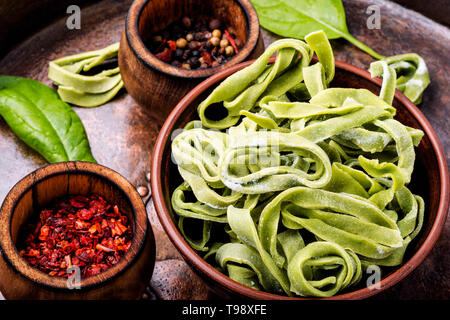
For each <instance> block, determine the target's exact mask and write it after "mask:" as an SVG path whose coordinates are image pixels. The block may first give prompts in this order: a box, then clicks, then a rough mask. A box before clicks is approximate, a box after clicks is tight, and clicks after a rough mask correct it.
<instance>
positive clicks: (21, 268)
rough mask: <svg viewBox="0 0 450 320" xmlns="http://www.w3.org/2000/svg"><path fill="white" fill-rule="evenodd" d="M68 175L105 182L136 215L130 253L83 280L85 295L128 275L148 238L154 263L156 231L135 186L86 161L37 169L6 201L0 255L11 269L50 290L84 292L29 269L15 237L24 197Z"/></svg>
mask: <svg viewBox="0 0 450 320" xmlns="http://www.w3.org/2000/svg"><path fill="white" fill-rule="evenodd" d="M49 167H53V168H55V171H54V172H51V173H48V172H45V169H48V168H49ZM65 174H69V175H79V174H81V175H83V174H85V175H92V176H95V177H98V178H100V179H102V180H104V181H105V182H106V183H107V184H109V185H111V186H113V187H114V188H116V189H118V190H119V191H120V192H121V193H122V194H123V195H124V196H125V197H126V199H127V200H128V203H129V205H130V209H131V211H132V214H133V221H132V223H133V224H134V231H133V233H134V234H133V239H132V242H131V246H130V248H129V250H128V251H127V252H126V253H125V255H124V256H123V257H122V258H121V260H120V261H119V262H118V263H117V264H115V265H114V266H112V267H110V268H109V269H107V270H105V271H104V272H101V273H99V274H96V275H94V276H90V277H86V278H82V279H81V282H80V286H81V289H80V290H81V291H86V290H89V289H92V288H97V287H99V286H101V285H103V284H105V283H107V282H110V281H111V280H113V279H114V278H116V277H117V276H119V275H121V274H122V273H124V272H125V271H126V270H127V269H128V268H129V267H130V266H131V265H133V264H134V263H135V262H136V261H137V259H138V258H139V257H140V255H141V253H142V250H143V249H144V247H145V243H146V241H147V237H148V238H150V242H151V246H152V248H151V249H152V257H153V259H154V258H155V256H156V252H155V241H154V234H153V230H152V228H151V225H150V222H149V221H148V218H147V211H146V208H145V206H144V203H143V201H142V198H141V197H140V195H139V193H138V192H137V191H136V189H135V188H134V186H133V185H132V184H131V183H130V182H129V181H128V180H127V179H126V178H125V177H123V176H122V175H121V174H119V173H118V172H116V171H114V170H113V169H110V168H108V167H105V166H103V165H100V164H97V163H91V162H84V161H68V162H59V163H52V164H48V165H45V166H43V167H40V168H38V169H36V170H35V171H33V172H31V173H29V174H28V175H26V176H25V177H24V178H22V179H21V180H20V181H18V182H17V183H16V184H15V185H14V186H13V187H12V188H11V190H10V191H9V193H8V194H7V196H6V197H5V199H4V201H3V203H2V206H1V208H0V253H2V254H3V258H4V260H5V262H6V263H7V265H8V266H9V267H11V268H13V269H14V270H15V271H16V272H18V274H20V275H21V276H23V277H25V278H26V279H28V280H30V281H33V282H35V283H37V284H39V285H41V286H44V287H46V288H50V289H52V290H63V291H73V292H74V293H76V292H79V291H80V290H71V289H69V288H68V286H67V279H65V278H61V277H52V276H49V275H48V274H46V273H44V272H42V271H40V270H39V269H37V268H34V267H32V266H31V265H29V264H28V262H27V261H26V260H25V259H24V258H23V257H22V256H20V254H19V251H18V249H17V247H16V245H15V244H14V242H13V240H12V235H11V221H12V216H13V212H14V210H15V209H16V206H17V203H18V202H19V201H20V200H21V199H22V197H23V195H24V193H26V192H27V191H29V190H30V189H31V188H33V186H35V185H37V184H39V183H41V182H43V181H45V180H47V179H48V178H51V177H53V176H58V175H65ZM114 179H116V181H118V182H119V183H121V184H122V186H124V187H126V189H127V190H129V192H127V190H124V188H122V186H121V185H119V184H118V183H116V182H115V181H114ZM16 191H19V193H18V194H17V195H15V193H16ZM4 249H7V250H8V251H9V252H10V254H11V255H10V254H7V253H6V252H5V250H4Z"/></svg>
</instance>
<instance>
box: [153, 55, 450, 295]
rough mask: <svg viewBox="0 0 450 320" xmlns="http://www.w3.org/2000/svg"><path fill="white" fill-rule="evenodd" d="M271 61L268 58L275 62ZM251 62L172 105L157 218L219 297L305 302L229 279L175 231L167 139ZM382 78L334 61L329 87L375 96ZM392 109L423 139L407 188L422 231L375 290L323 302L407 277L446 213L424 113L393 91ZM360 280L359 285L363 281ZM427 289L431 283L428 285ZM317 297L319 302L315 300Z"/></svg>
mask: <svg viewBox="0 0 450 320" xmlns="http://www.w3.org/2000/svg"><path fill="white" fill-rule="evenodd" d="M273 61H274V59H272V60H271V62H273ZM251 63H252V61H248V62H244V63H241V64H239V65H236V66H233V67H232V68H230V69H227V70H225V71H223V72H221V73H219V74H216V75H214V76H212V77H210V78H208V79H207V80H205V81H203V82H202V83H201V84H200V85H198V86H197V87H195V88H194V89H193V90H192V91H191V92H189V93H188V94H187V95H186V96H185V97H184V98H183V99H182V100H181V101H180V102H179V103H178V105H177V106H176V107H175V109H174V110H173V111H172V113H171V114H170V115H169V117H168V118H167V120H166V122H165V123H164V125H163V127H162V129H161V131H160V133H159V136H158V138H157V141H156V144H155V148H154V151H153V159H152V171H151V181H152V193H153V203H154V205H155V209H156V212H157V214H158V217H159V220H160V222H161V224H162V226H163V227H164V229H165V231H166V232H167V234H168V236H169V238H170V240H171V241H172V242H173V244H174V245H175V246H176V247H177V249H178V250H179V251H180V253H181V254H182V256H183V257H184V259H185V260H186V261H187V263H188V264H189V265H190V266H191V267H192V269H193V270H194V271H195V272H197V274H198V275H200V277H202V278H203V279H204V280H205V282H206V283H207V284H208V285H209V286H210V288H211V289H212V290H213V291H215V292H216V293H217V294H219V295H221V296H223V297H227V298H229V297H231V298H236V297H240V298H243V297H244V298H252V299H263V300H272V299H305V298H299V297H287V296H281V295H276V294H273V293H268V292H263V291H258V290H254V289H252V288H249V287H246V286H244V285H242V284H240V283H238V282H235V281H233V280H231V279H230V278H229V277H227V276H226V275H224V274H223V273H221V272H219V271H218V270H216V269H215V268H214V267H212V266H211V265H210V264H209V263H208V262H206V261H205V260H204V259H203V258H202V257H201V256H200V255H199V254H198V253H197V252H196V251H195V250H194V249H192V248H191V247H190V246H189V244H188V243H187V241H186V240H185V239H184V237H183V235H182V234H181V232H180V231H179V229H178V227H177V222H176V218H175V217H176V214H175V212H174V211H173V209H172V206H171V195H172V192H173V191H174V189H175V188H176V187H178V186H179V184H180V183H181V182H182V179H181V177H180V175H179V173H178V170H177V166H176V164H174V163H173V161H172V157H171V142H172V141H171V137H172V133H174V131H175V130H177V129H180V128H183V127H184V126H185V125H186V124H187V123H188V122H189V121H191V120H194V119H198V115H197V106H198V104H199V103H200V102H201V101H202V100H203V99H205V98H206V96H207V95H208V94H209V93H210V92H211V91H212V90H213V89H214V88H215V87H216V86H217V85H218V84H219V83H220V82H221V81H222V80H224V79H225V78H226V77H228V76H229V75H231V74H233V73H235V72H236V71H239V70H241V69H242V68H244V67H246V66H248V65H250V64H251ZM381 82H382V80H381V79H379V78H376V79H372V78H371V77H370V74H369V73H368V72H367V71H365V70H363V69H360V68H358V67H355V66H352V65H350V64H347V63H345V62H341V61H336V75H335V77H334V80H333V82H332V83H331V87H343V88H365V89H368V90H370V91H372V92H374V93H375V94H379V91H380V87H381ZM393 106H394V107H395V108H396V109H397V115H396V117H395V118H396V119H397V120H398V121H400V122H402V123H403V124H405V125H407V126H411V127H414V128H418V129H421V130H423V131H424V133H425V135H424V137H423V139H422V142H421V143H420V145H419V147H418V148H416V162H415V169H414V173H413V176H412V179H411V183H410V184H409V188H410V189H411V191H412V192H413V193H415V194H419V195H421V196H422V197H423V199H424V201H425V206H426V207H425V217H424V222H423V227H422V230H421V231H420V233H419V234H418V236H417V237H416V238H415V239H414V240H413V241H412V242H411V243H410V244H409V246H408V248H407V250H406V253H405V256H404V261H403V263H402V264H401V265H400V266H398V267H391V268H383V269H382V270H383V274H382V279H381V281H380V282H378V283H377V286H370V287H366V286H365V284H363V283H360V285H359V286H358V287H354V288H349V289H347V290H346V291H343V292H341V293H340V294H338V295H336V296H333V297H330V298H324V299H364V298H367V297H370V296H373V295H375V294H377V293H379V292H382V291H383V290H386V289H388V288H390V287H391V286H393V285H395V284H396V283H398V282H399V281H401V280H402V279H404V278H405V277H406V276H407V275H408V274H410V273H411V272H412V271H413V270H414V269H415V268H416V267H417V266H419V264H421V263H422V261H423V260H424V259H425V257H426V256H427V255H428V253H429V252H430V251H431V249H432V248H433V246H434V244H435V243H436V241H437V239H438V237H439V235H440V233H441V230H442V228H443V227H444V224H445V221H446V218H447V213H448V209H449V199H450V190H449V174H448V166H447V161H446V157H445V153H444V150H443V148H442V146H441V144H440V142H439V139H438V137H437V136H436V133H435V131H434V130H433V128H432V127H431V125H430V123H429V122H428V120H427V119H426V117H425V116H424V115H423V113H422V112H421V111H420V110H419V109H418V108H417V107H416V106H415V105H414V104H413V103H412V102H411V101H410V100H409V99H408V98H407V97H406V96H405V95H403V94H402V93H401V92H400V91H398V90H396V92H395V99H394V102H393ZM361 282H363V281H361ZM430 285H433V284H432V283H431V282H430ZM314 299H318V298H314Z"/></svg>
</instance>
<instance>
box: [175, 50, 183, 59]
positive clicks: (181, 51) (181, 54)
mask: <svg viewBox="0 0 450 320" xmlns="http://www.w3.org/2000/svg"><path fill="white" fill-rule="evenodd" d="M183 53H184V50H183V49H180V48H177V49H176V50H175V57H176V58H181V57H183Z"/></svg>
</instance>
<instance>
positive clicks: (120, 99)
mask: <svg viewBox="0 0 450 320" xmlns="http://www.w3.org/2000/svg"><path fill="white" fill-rule="evenodd" d="M343 2H344V6H345V8H346V13H347V22H348V25H349V29H350V32H351V33H352V34H353V35H354V36H356V37H357V38H358V39H360V40H361V41H363V42H365V43H366V44H368V45H370V46H372V47H373V48H374V49H375V50H377V51H378V52H380V53H382V54H384V55H392V54H399V53H404V52H417V53H419V54H421V55H422V56H423V57H424V58H425V60H426V62H427V64H428V67H429V69H430V74H431V79H432V83H431V85H430V87H429V88H428V89H427V90H426V92H425V94H424V99H423V103H422V104H421V110H422V111H423V112H424V114H425V115H426V116H427V118H428V120H429V121H430V122H431V124H432V126H433V127H434V129H435V130H436V132H437V134H438V136H439V138H440V139H441V142H442V144H443V146H444V149H445V150H446V153H447V161H448V160H449V159H450V128H449V126H448V122H449V121H450V92H449V90H448V89H447V88H448V84H449V83H450V63H449V58H448V56H449V55H448V53H449V49H450V41H449V40H450V31H449V29H448V28H446V27H444V26H442V25H439V24H437V23H435V22H433V21H432V20H430V19H428V18H425V17H424V16H422V15H420V14H418V13H416V12H413V11H410V10H407V9H405V8H403V7H401V6H399V5H397V4H395V3H391V2H388V1H381V0H378V1H375V0H344V1H343ZM130 4H131V1H130V0H127V1H119V0H104V1H99V2H98V3H94V4H91V5H89V6H84V7H82V25H81V30H67V28H66V27H65V20H64V14H65V10H64V11H63V12H61V13H60V15H61V17H62V18H60V19H58V20H55V21H54V22H53V23H51V24H48V25H47V27H45V28H42V29H33V30H35V31H36V32H35V33H34V34H30V36H29V37H28V38H27V39H26V40H25V41H23V42H21V43H20V44H19V45H18V46H17V47H16V48H15V49H14V50H11V51H9V53H8V54H7V55H6V56H5V57H4V58H3V59H2V60H1V61H0V73H1V74H11V75H16V76H24V77H30V78H33V79H36V80H39V81H42V82H44V83H45V84H48V85H51V82H50V81H49V79H48V78H47V71H48V68H47V64H48V61H49V60H52V59H55V58H58V57H61V56H64V55H68V54H73V53H77V52H81V51H85V50H93V49H97V48H101V47H104V46H106V45H107V44H110V43H112V42H116V41H119V39H120V36H121V33H122V30H123V26H124V19H125V16H126V12H127V9H128V7H129V6H130ZM370 4H377V5H379V6H380V8H381V15H382V23H381V29H380V30H369V29H367V28H366V18H367V15H366V13H365V10H366V8H367V7H368V6H369V5H370ZM99 12H101V14H99ZM0 26H2V21H1V19H0ZM263 34H264V40H265V45H266V46H267V45H268V44H269V43H270V42H272V41H274V39H276V38H277V37H276V36H274V35H272V34H270V33H268V32H266V31H263ZM332 45H333V48H334V51H335V54H336V59H339V60H342V61H345V62H348V63H351V64H354V65H356V66H359V67H362V68H367V67H368V65H369V63H370V61H372V58H371V57H370V56H368V55H366V54H364V53H363V52H361V51H360V50H358V49H357V48H355V47H353V46H352V45H350V44H348V43H347V42H345V41H344V40H334V41H332ZM2 48H3V47H2ZM74 109H75V111H76V112H77V114H78V115H79V116H80V118H81V119H82V121H83V124H84V125H85V127H86V130H87V133H88V136H89V139H90V142H91V146H92V149H93V153H94V155H95V157H96V158H97V160H98V161H99V163H101V164H103V165H105V166H107V167H110V168H112V169H114V170H116V171H118V172H119V173H121V174H122V175H124V176H125V177H126V178H128V180H130V181H131V182H132V183H133V184H134V185H135V186H139V185H142V184H145V183H146V181H145V174H146V173H147V171H148V170H149V166H150V156H151V150H152V147H153V144H154V141H155V139H156V136H157V133H158V131H159V129H160V128H161V125H162V123H163V120H164V119H162V118H160V117H158V115H154V114H151V112H149V110H147V109H146V108H143V107H141V106H139V105H138V104H137V103H135V102H134V101H133V99H132V98H131V97H130V96H129V95H128V94H126V93H125V92H122V94H120V95H119V96H117V98H115V99H114V100H113V101H111V102H110V103H108V104H107V105H104V106H102V107H99V108H94V109H81V108H74ZM0 136H1V139H0V153H1V154H2V157H1V159H0V175H1V177H2V182H3V183H2V184H0V201H2V200H3V199H4V197H5V196H6V193H7V192H8V191H9V190H10V189H11V187H12V186H13V185H14V184H15V183H16V182H17V181H18V180H19V179H20V178H22V177H23V176H25V175H26V174H28V173H29V172H31V171H33V170H34V169H36V168H38V167H40V166H42V165H44V164H45V161H44V159H42V158H41V157H40V156H38V155H36V154H35V153H34V152H33V151H32V150H30V149H29V148H28V147H27V146H25V145H24V144H23V143H21V142H20V141H19V140H18V139H17V138H16V137H15V136H14V134H13V133H12V132H11V131H10V130H9V129H8V128H7V125H6V124H5V122H4V121H3V120H1V119H0ZM147 212H148V215H149V219H150V221H151V223H152V226H153V230H154V233H155V238H156V244H157V248H158V251H157V263H156V264H157V266H158V267H157V268H156V269H155V273H154V277H153V279H154V280H157V279H171V283H178V284H179V285H180V288H179V291H177V292H189V287H182V286H183V283H184V282H183V281H179V282H177V279H183V277H185V271H184V270H185V269H184V268H181V267H180V268H174V267H169V266H171V263H173V262H174V261H177V263H178V261H181V260H180V259H181V257H180V256H179V254H178V252H177V250H176V249H175V248H173V246H172V244H171V243H170V241H169V240H168V238H167V236H166V235H165V233H164V231H163V230H162V227H161V225H160V224H159V221H158V218H157V217H156V214H155V212H154V208H153V206H152V203H151V202H150V203H149V204H148V206H147ZM449 252H450V221H449V219H447V223H446V225H445V229H444V231H443V233H442V235H441V237H440V239H439V240H438V242H437V243H436V246H435V248H434V249H433V250H432V252H431V254H430V255H429V256H428V257H427V258H426V260H425V261H424V262H423V263H422V265H421V266H420V267H419V268H417V269H416V270H415V271H414V272H413V273H412V274H411V275H409V276H408V277H407V278H406V279H405V280H403V281H402V282H400V283H399V284H397V285H396V286H394V287H393V288H391V289H389V290H387V291H385V292H383V293H382V294H380V295H377V296H375V297H374V298H373V299H449V298H450V268H449V267H450V254H449ZM165 261H167V262H165ZM181 264H184V262H181ZM187 285H192V283H191V282H187ZM195 285H196V286H198V287H199V288H202V289H203V290H207V288H206V287H205V286H204V284H203V283H202V282H195ZM196 292H202V290H200V289H199V290H196ZM177 294H178V293H174V294H171V293H170V292H168V293H167V294H166V295H164V296H163V298H164V299H172V298H175V297H179V295H177ZM186 298H188V296H186ZM189 298H192V299H196V298H197V299H202V298H204V295H203V294H198V295H195V296H192V295H191V296H189Z"/></svg>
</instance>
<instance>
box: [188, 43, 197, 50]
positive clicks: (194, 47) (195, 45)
mask: <svg viewBox="0 0 450 320" xmlns="http://www.w3.org/2000/svg"><path fill="white" fill-rule="evenodd" d="M199 46H200V43H199V42H198V41H191V42H189V45H188V47H189V49H191V50H197V49H198V47H199Z"/></svg>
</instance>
